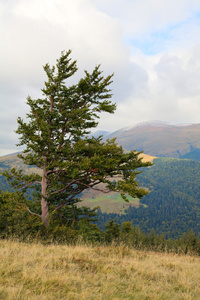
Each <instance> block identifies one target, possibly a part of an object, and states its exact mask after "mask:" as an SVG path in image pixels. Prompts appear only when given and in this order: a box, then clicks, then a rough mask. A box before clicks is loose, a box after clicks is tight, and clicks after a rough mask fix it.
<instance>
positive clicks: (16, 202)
mask: <svg viewBox="0 0 200 300" xmlns="http://www.w3.org/2000/svg"><path fill="white" fill-rule="evenodd" d="M12 200H13V201H14V202H16V203H17V204H19V205H23V206H25V207H26V209H27V210H28V211H29V212H30V214H32V215H35V216H37V217H40V218H41V215H39V214H36V213H34V212H32V211H31V210H30V209H29V207H28V206H27V205H26V204H25V203H20V202H17V201H16V200H15V199H14V198H12Z"/></svg>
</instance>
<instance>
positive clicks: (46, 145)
mask: <svg viewBox="0 0 200 300" xmlns="http://www.w3.org/2000/svg"><path fill="white" fill-rule="evenodd" d="M70 54H71V51H67V52H62V53H61V57H60V58H59V59H58V60H57V64H56V66H53V67H51V66H50V65H49V64H46V65H45V66H44V71H45V73H46V75H47V81H46V82H45V86H44V88H43V89H42V94H43V95H42V97H41V98H38V99H32V98H31V97H30V96H28V97H27V104H28V105H29V107H30V112H29V113H28V114H27V119H28V121H27V122H25V121H24V120H23V119H22V118H20V117H19V118H18V120H17V121H18V129H17V130H16V132H17V133H18V134H19V135H20V138H19V140H20V142H19V144H18V145H23V146H25V150H24V151H23V153H22V154H21V155H19V156H20V158H21V159H22V160H23V162H24V163H25V164H27V165H35V166H37V167H38V170H39V171H38V173H33V174H31V175H27V174H24V172H23V171H22V170H17V169H12V170H11V171H10V172H8V171H5V172H4V176H6V178H7V180H8V181H9V182H10V183H11V185H12V186H13V187H14V188H15V190H16V191H18V193H21V194H23V195H24V194H25V192H26V191H27V189H32V194H31V197H32V202H33V203H36V210H35V211H34V207H33V205H32V207H31V209H32V210H31V209H30V208H29V207H28V206H27V210H28V211H29V212H30V213H32V214H34V215H37V216H40V217H41V219H42V222H43V224H44V225H45V226H47V225H48V224H49V222H50V220H52V219H53V218H58V217H64V218H68V219H71V218H74V217H73V216H74V215H76V217H77V215H78V217H77V219H78V218H79V216H80V214H81V212H80V211H78V214H74V213H73V212H74V211H77V209H78V208H77V205H76V204H77V203H78V202H79V201H80V200H79V198H80V195H81V193H82V192H83V191H84V190H85V189H88V188H90V189H97V190H101V191H102V192H103V193H109V191H118V192H120V193H121V195H122V197H123V198H124V199H125V200H126V194H129V195H131V196H132V197H138V198H141V197H142V196H143V195H146V194H147V193H148V192H147V190H145V189H144V188H141V187H140V186H139V185H138V184H137V182H136V175H137V174H138V173H139V171H138V168H141V167H146V166H149V165H151V163H144V162H142V159H141V158H139V152H137V151H135V150H134V151H131V152H129V153H125V152H124V150H123V148H122V147H121V146H119V145H117V143H116V141H115V139H111V140H107V141H103V139H102V137H101V136H100V137H98V138H94V137H90V136H89V135H88V134H89V133H90V130H91V128H94V127H96V126H97V125H98V118H99V114H100V113H101V112H108V113H114V111H115V109H116V104H114V103H112V102H111V100H110V98H111V97H112V94H111V90H110V89H109V85H110V84H111V83H112V77H113V74H112V75H109V76H107V77H104V76H103V75H102V71H101V70H100V66H97V67H95V68H94V70H93V71H92V72H91V73H89V72H88V71H85V75H84V77H83V78H81V79H80V80H79V81H78V83H77V84H71V85H70V84H68V81H69V80H68V79H69V78H71V77H72V76H73V75H74V74H75V73H76V72H77V70H78V68H77V64H76V61H72V59H71V58H70ZM100 183H103V185H99V184H100ZM102 186H103V187H102ZM16 201H18V200H16ZM38 203H39V204H40V205H39V206H40V209H38V207H39V206H38ZM18 205H19V203H18ZM22 205H23V203H22ZM23 206H24V205H23ZM83 210H84V209H83ZM83 210H82V213H83ZM88 214H89V212H88Z"/></svg>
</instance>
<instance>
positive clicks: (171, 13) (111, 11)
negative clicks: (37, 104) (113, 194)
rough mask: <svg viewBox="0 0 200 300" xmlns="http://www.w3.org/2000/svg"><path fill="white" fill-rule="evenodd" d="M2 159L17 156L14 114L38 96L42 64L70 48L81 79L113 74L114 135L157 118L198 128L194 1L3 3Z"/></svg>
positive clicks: (199, 50) (198, 29)
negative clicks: (95, 72) (88, 74)
mask: <svg viewBox="0 0 200 300" xmlns="http://www.w3.org/2000/svg"><path fill="white" fill-rule="evenodd" d="M0 37H1V47H0V104H1V108H0V156H1V155H5V154H9V153H12V152H16V151H19V148H17V147H16V146H15V144H16V143H17V142H18V136H17V135H16V134H15V133H14V130H16V129H17V122H16V119H17V117H18V116H21V117H25V115H26V113H27V112H28V107H27V105H26V97H27V96H28V95H30V96H31V97H33V98H37V97H39V96H40V95H41V92H40V89H41V88H42V87H43V82H44V80H45V79H46V78H45V74H44V71H43V68H42V66H43V65H45V64H46V63H47V62H49V63H50V64H55V62H56V59H57V58H58V57H59V56H60V53H61V51H62V50H68V49H71V50H72V58H73V59H75V60H77V63H78V67H79V73H78V74H79V75H77V76H81V75H82V74H83V70H85V69H86V70H88V71H92V70H93V68H94V67H95V66H96V65H97V64H99V63H100V64H101V69H102V70H103V71H104V75H105V76H106V75H108V74H111V73H113V72H114V74H115V75H114V82H113V84H112V87H111V88H112V91H113V101H114V102H116V103H117V111H116V113H115V114H114V115H107V114H104V115H103V116H102V118H101V121H100V123H99V127H98V129H101V130H108V131H115V130H117V129H120V128H122V127H126V126H131V125H135V124H138V123H140V122H145V121H152V120H161V121H165V122H173V123H200V1H199V0H176V1H174V0H167V1H166V0H34V1H33V0H6V1H5V0H0Z"/></svg>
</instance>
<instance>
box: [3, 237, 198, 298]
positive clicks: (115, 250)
mask: <svg viewBox="0 0 200 300" xmlns="http://www.w3.org/2000/svg"><path fill="white" fill-rule="evenodd" d="M0 260H1V265H0V272H1V276H0V299H30V300H34V299H37V300H38V299H48V300H51V299H105V300H107V299H141V300H143V299H153V300H155V299H162V300H163V299H166V300H168V299H200V285H199V282H200V261H199V257H192V256H178V255H174V254H158V253H151V252H143V251H136V250H132V249H129V248H127V247H125V246H123V245H121V246H114V245H113V246H108V247H103V246H99V247H97V246H96V247H91V246H83V245H82V246H81V245H76V246H62V245H49V246H45V245H41V244H25V243H19V242H14V241H0Z"/></svg>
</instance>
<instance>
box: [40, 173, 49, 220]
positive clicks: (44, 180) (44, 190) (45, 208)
mask: <svg viewBox="0 0 200 300" xmlns="http://www.w3.org/2000/svg"><path fill="white" fill-rule="evenodd" d="M41 184H42V199H41V208H42V216H41V218H42V222H43V223H44V225H45V226H47V225H48V224H49V219H48V217H49V206H48V202H47V200H46V196H47V177H46V168H44V169H43V174H42V182H41Z"/></svg>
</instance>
